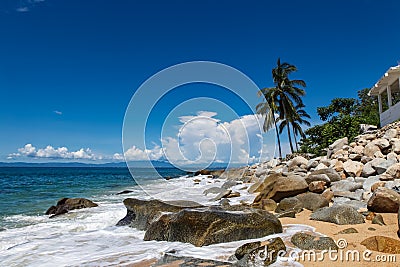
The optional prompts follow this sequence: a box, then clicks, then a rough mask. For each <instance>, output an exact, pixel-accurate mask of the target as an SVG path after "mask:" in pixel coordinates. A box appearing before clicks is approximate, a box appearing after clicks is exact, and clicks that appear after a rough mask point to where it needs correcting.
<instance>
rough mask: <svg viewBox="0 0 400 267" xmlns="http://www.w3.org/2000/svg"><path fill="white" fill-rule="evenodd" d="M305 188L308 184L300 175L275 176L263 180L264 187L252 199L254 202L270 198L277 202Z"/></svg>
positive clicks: (304, 190) (303, 190)
mask: <svg viewBox="0 0 400 267" xmlns="http://www.w3.org/2000/svg"><path fill="white" fill-rule="evenodd" d="M307 190H308V184H307V182H306V181H305V179H304V178H303V177H301V176H298V175H289V176H283V175H280V176H275V177H274V179H271V180H269V181H264V189H263V190H262V191H261V193H260V194H259V195H258V196H257V197H256V198H255V199H254V203H258V202H260V201H261V200H262V199H264V198H270V199H273V200H275V201H276V202H279V201H280V200H281V199H283V198H285V197H291V196H296V195H298V194H301V193H304V192H306V191H307Z"/></svg>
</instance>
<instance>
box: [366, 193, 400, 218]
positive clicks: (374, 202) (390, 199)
mask: <svg viewBox="0 0 400 267" xmlns="http://www.w3.org/2000/svg"><path fill="white" fill-rule="evenodd" d="M399 206H400V194H399V193H397V192H395V191H394V190H392V189H389V188H386V187H379V188H377V189H376V190H375V192H374V193H373V194H372V196H371V198H370V199H369V200H368V203H367V207H368V210H370V211H375V212H388V213H397V212H398V210H399Z"/></svg>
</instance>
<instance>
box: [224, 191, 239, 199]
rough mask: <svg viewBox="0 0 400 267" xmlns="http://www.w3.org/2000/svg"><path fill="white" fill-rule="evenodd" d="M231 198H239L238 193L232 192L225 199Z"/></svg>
mask: <svg viewBox="0 0 400 267" xmlns="http://www.w3.org/2000/svg"><path fill="white" fill-rule="evenodd" d="M232 197H240V193H239V192H232V193H230V194H229V195H227V196H226V198H232Z"/></svg>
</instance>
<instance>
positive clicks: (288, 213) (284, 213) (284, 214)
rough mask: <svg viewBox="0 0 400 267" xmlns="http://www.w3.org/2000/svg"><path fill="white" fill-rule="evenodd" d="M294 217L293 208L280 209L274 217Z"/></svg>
mask: <svg viewBox="0 0 400 267" xmlns="http://www.w3.org/2000/svg"><path fill="white" fill-rule="evenodd" d="M284 217H288V218H296V212H295V211H294V210H288V211H282V212H280V213H277V214H276V218H284Z"/></svg>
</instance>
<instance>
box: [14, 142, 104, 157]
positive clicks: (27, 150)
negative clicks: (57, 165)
mask: <svg viewBox="0 0 400 267" xmlns="http://www.w3.org/2000/svg"><path fill="white" fill-rule="evenodd" d="M18 152H19V153H12V154H10V155H8V159H13V158H17V157H21V156H26V157H32V158H49V159H87V160H101V159H103V156H101V155H95V154H94V153H93V152H92V151H91V150H90V149H89V148H86V149H83V148H81V149H79V150H77V151H69V150H68V148H66V147H58V148H54V147H52V146H46V147H45V148H39V149H36V147H34V146H33V145H32V144H26V145H25V146H24V147H22V148H19V149H18Z"/></svg>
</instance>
